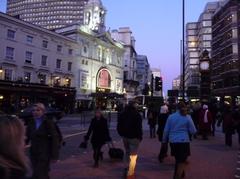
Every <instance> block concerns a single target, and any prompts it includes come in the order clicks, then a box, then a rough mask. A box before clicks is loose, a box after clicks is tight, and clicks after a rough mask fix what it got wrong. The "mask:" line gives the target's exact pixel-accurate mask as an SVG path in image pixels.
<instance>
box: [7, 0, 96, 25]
mask: <svg viewBox="0 0 240 179" xmlns="http://www.w3.org/2000/svg"><path fill="white" fill-rule="evenodd" d="M87 2H88V0H61V1H59V0H32V1H27V0H8V1H7V14H9V15H11V16H16V17H19V18H20V19H22V20H24V21H27V22H30V23H32V24H35V25H38V26H41V27H44V28H47V29H58V28H62V27H65V26H68V25H71V24H83V19H84V6H85V4H87ZM91 2H94V0H91Z"/></svg>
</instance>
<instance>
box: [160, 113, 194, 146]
mask: <svg viewBox="0 0 240 179" xmlns="http://www.w3.org/2000/svg"><path fill="white" fill-rule="evenodd" d="M196 132H197V130H196V128H195V126H194V123H193V121H192V118H191V116H189V115H187V116H182V115H181V114H180V113H179V112H178V111H177V112H176V113H174V114H172V115H170V116H169V117H168V119H167V123H166V126H165V128H164V133H163V142H170V143H188V142H190V138H189V134H195V133H196Z"/></svg>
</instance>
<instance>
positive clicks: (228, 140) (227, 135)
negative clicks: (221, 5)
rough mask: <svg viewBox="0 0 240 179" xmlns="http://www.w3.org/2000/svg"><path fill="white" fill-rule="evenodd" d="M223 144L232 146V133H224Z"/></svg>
mask: <svg viewBox="0 0 240 179" xmlns="http://www.w3.org/2000/svg"><path fill="white" fill-rule="evenodd" d="M225 144H226V145H227V146H230V147H231V146H232V131H226V132H225Z"/></svg>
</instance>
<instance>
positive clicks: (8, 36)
mask: <svg viewBox="0 0 240 179" xmlns="http://www.w3.org/2000/svg"><path fill="white" fill-rule="evenodd" d="M103 11H104V12H103ZM104 21H105V9H104V7H103V6H102V3H101V1H89V3H88V4H86V9H85V10H84V22H85V23H84V24H83V25H71V26H68V27H64V28H61V29H58V30H56V31H55V32H53V31H50V30H47V29H45V28H41V27H39V26H36V25H33V24H30V23H28V22H25V21H22V20H20V19H18V18H14V17H12V16H9V15H6V14H3V13H1V14H0V22H1V23H0V26H1V28H0V42H1V43H0V78H1V80H0V82H1V85H0V89H1V90H0V99H1V100H0V105H2V106H4V107H5V108H9V106H14V107H16V108H19V106H20V107H21V108H23V107H26V106H28V105H29V104H32V103H34V102H39V101H42V102H44V103H45V104H47V105H51V106H56V107H59V108H61V109H63V110H66V111H67V112H68V111H69V110H72V109H73V108H89V107H90V106H91V107H95V106H99V107H102V108H104V109H105V108H107V107H113V106H114V105H115V104H116V101H117V100H118V99H119V98H122V97H123V95H122V94H123V54H124V46H123V45H122V44H121V43H118V42H117V41H115V40H113V39H112V38H111V34H110V33H109V32H107V31H105V23H104ZM12 86H14V88H12Z"/></svg>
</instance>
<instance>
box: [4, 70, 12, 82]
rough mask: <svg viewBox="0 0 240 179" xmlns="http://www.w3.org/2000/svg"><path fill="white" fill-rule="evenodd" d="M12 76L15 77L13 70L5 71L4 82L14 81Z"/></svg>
mask: <svg viewBox="0 0 240 179" xmlns="http://www.w3.org/2000/svg"><path fill="white" fill-rule="evenodd" d="M12 75H13V70H11V69H5V73H4V80H7V81H11V80H12Z"/></svg>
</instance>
